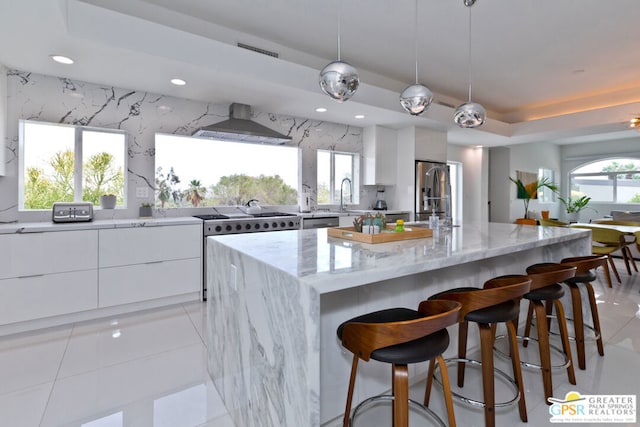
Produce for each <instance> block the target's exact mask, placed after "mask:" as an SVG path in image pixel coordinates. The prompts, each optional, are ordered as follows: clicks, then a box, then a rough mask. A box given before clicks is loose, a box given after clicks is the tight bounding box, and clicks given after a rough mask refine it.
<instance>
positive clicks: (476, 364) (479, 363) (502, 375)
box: [433, 358, 520, 408]
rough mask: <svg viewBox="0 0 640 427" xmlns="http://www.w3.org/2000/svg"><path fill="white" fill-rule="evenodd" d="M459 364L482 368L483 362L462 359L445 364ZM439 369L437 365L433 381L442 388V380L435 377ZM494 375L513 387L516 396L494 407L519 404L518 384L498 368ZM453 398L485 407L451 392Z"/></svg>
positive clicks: (451, 360)
mask: <svg viewBox="0 0 640 427" xmlns="http://www.w3.org/2000/svg"><path fill="white" fill-rule="evenodd" d="M458 362H465V363H468V364H469V365H471V366H482V362H480V361H479V360H474V359H461V358H451V359H445V363H446V364H447V366H448V365H450V364H453V363H458ZM438 369H439V367H438V366H437V365H436V367H435V370H434V371H433V380H434V381H435V382H436V383H437V384H438V385H439V386H440V387H442V382H441V381H440V379H438V377H437V376H436V375H435V374H436V371H437V370H438ZM493 371H494V373H496V374H498V376H499V377H501V378H502V379H504V380H505V382H506V383H507V385H509V387H511V389H512V391H513V392H514V393H515V396H514V397H513V399H511V400H508V401H505V402H496V403H495V404H494V405H493V406H494V407H496V408H502V407H505V406H511V405H513V404H515V403H516V402H518V400H520V392H519V390H518V385H517V384H516V382H515V381H514V380H513V379H512V378H511V377H510V376H509V375H508V374H507V373H506V372H504V371H501V370H500V369H498V368H495V367H494V368H493ZM451 396H452V397H453V398H455V399H457V400H459V401H461V402H463V403H466V404H467V405H471V406H475V407H479V408H484V407H485V403H484V402H481V401H479V400H474V399H471V398H469V397H466V396H463V395H461V394H459V393H456V392H454V391H451Z"/></svg>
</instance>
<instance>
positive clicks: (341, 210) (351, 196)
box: [340, 178, 353, 212]
mask: <svg viewBox="0 0 640 427" xmlns="http://www.w3.org/2000/svg"><path fill="white" fill-rule="evenodd" d="M345 181H347V182H348V183H349V202H350V203H353V184H352V183H351V180H350V179H349V178H344V179H343V180H342V182H341V183H340V212H344V211H345V208H344V203H343V200H344V199H343V197H342V187H344V182H345Z"/></svg>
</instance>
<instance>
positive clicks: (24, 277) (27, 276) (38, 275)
mask: <svg viewBox="0 0 640 427" xmlns="http://www.w3.org/2000/svg"><path fill="white" fill-rule="evenodd" d="M42 276H44V274H28V275H26V276H18V279H29V278H31V277H42Z"/></svg>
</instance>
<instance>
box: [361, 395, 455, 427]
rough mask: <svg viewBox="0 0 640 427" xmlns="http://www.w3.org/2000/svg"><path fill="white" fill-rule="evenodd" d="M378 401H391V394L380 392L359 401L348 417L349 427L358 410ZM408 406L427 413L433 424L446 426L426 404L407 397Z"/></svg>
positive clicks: (441, 426) (440, 426)
mask: <svg viewBox="0 0 640 427" xmlns="http://www.w3.org/2000/svg"><path fill="white" fill-rule="evenodd" d="M379 401H390V402H393V395H390V394H381V395H378V396H373V397H370V398H368V399H365V400H363V401H362V402H360V403H359V404H358V406H356V408H355V409H354V410H353V413H352V414H351V417H349V427H354V426H355V424H354V423H355V422H356V419H357V418H358V416H359V415H360V411H363V410H365V409H367V408H368V407H369V406H371V405H373V404H375V403H377V402H379ZM409 407H411V408H415V409H418V410H419V411H420V412H422V413H423V414H425V415H427V416H428V417H429V418H430V419H431V420H433V421H434V423H435V424H434V425H436V426H439V427H447V425H446V424H445V423H444V421H442V419H441V418H440V417H439V416H438V415H437V414H436V413H435V412H433V411H432V410H431V409H429V408H427V407H426V406H424V405H422V404H420V403H418V402H416V401H415V400H411V399H409Z"/></svg>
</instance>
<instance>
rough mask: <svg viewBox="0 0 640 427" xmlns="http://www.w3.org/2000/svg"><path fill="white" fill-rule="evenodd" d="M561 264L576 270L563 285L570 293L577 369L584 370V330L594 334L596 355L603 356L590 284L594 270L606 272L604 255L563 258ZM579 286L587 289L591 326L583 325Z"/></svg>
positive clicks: (594, 275) (605, 257)
mask: <svg viewBox="0 0 640 427" xmlns="http://www.w3.org/2000/svg"><path fill="white" fill-rule="evenodd" d="M562 264H565V265H570V266H574V267H576V268H577V270H576V275H575V277H573V278H571V279H568V280H565V282H564V283H565V284H566V285H567V286H569V291H570V292H571V305H572V306H573V329H574V335H575V340H576V350H577V352H578V367H579V368H580V369H585V368H586V361H585V349H584V340H585V337H584V330H585V328H586V329H590V330H592V331H593V332H594V335H595V340H596V344H597V346H598V353H599V354H600V356H604V345H603V344H602V330H601V329H600V316H599V315H598V305H597V304H596V296H595V293H594V292H593V286H592V285H591V282H593V281H594V280H596V273H595V270H596V269H597V268H598V267H600V266H602V267H604V269H605V271H607V256H606V255H590V256H582V257H572V258H565V259H563V260H562ZM580 285H584V287H585V288H586V289H587V295H588V297H589V306H590V308H591V319H592V321H593V326H591V325H585V323H584V318H583V315H582V297H581V294H580Z"/></svg>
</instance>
